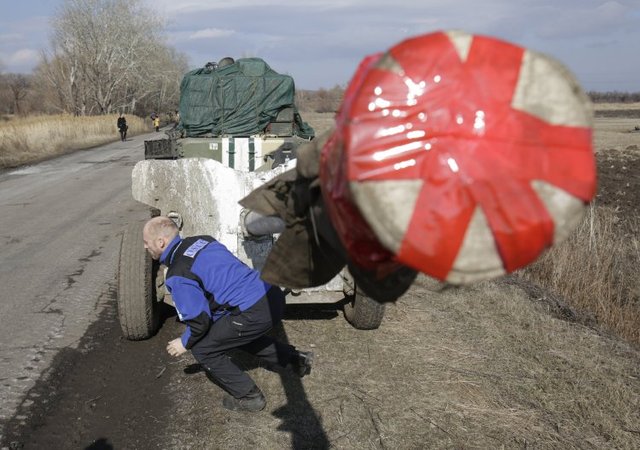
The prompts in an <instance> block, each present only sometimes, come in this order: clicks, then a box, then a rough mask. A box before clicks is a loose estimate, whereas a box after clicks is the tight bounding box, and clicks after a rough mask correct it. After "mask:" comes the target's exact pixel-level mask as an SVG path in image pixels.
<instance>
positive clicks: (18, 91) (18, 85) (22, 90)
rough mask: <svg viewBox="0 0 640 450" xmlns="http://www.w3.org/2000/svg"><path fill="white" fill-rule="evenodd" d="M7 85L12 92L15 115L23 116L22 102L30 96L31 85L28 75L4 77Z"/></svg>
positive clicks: (17, 74) (15, 74)
mask: <svg viewBox="0 0 640 450" xmlns="http://www.w3.org/2000/svg"><path fill="white" fill-rule="evenodd" d="M3 78H4V80H5V83H6V85H7V87H8V89H9V91H10V92H11V101H12V104H13V113H14V114H22V113H23V110H22V101H23V100H24V99H25V98H26V97H27V95H28V94H29V89H30V87H31V83H30V80H29V77H28V76H27V75H24V74H21V73H10V74H8V75H4V77H3Z"/></svg>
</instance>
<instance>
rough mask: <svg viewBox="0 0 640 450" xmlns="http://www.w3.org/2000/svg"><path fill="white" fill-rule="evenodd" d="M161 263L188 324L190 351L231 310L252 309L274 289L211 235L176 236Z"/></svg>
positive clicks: (185, 337)
mask: <svg viewBox="0 0 640 450" xmlns="http://www.w3.org/2000/svg"><path fill="white" fill-rule="evenodd" d="M160 262H161V263H163V264H165V265H166V266H167V267H168V271H167V275H166V287H167V290H168V291H169V293H170V294H171V296H172V297H173V301H174V303H175V305H176V309H177V310H178V316H179V317H180V320H181V321H183V322H185V323H186V324H187V329H186V330H185V332H184V333H183V334H182V345H184V347H185V348H187V349H188V348H191V347H193V345H194V344H195V343H196V342H198V341H199V340H200V339H202V338H203V337H204V336H205V335H206V334H207V332H208V331H209V328H210V327H211V325H212V323H213V322H215V321H216V320H217V319H219V318H220V317H222V316H223V315H224V314H226V313H228V310H230V309H235V308H236V307H237V308H238V309H239V310H240V311H245V310H247V309H249V308H251V307H252V306H253V305H254V304H255V303H256V302H257V301H258V300H260V299H261V298H262V297H263V296H264V295H266V293H267V291H268V290H269V289H270V288H271V285H269V284H268V283H266V282H264V281H262V280H261V279H260V273H258V272H257V271H256V270H254V269H252V268H250V267H249V266H247V265H246V264H244V263H243V262H242V261H240V260H239V259H238V258H236V257H235V256H234V255H233V254H232V253H231V252H230V251H229V250H227V248H226V247H225V246H224V245H222V244H221V243H220V242H218V241H216V240H215V239H214V238H212V237H211V236H194V237H189V238H185V239H182V238H180V236H176V238H175V239H173V241H171V243H170V244H169V245H168V246H167V248H166V249H165V250H164V252H162V255H161V256H160Z"/></svg>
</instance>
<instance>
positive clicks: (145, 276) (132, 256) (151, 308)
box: [118, 223, 160, 341]
mask: <svg viewBox="0 0 640 450" xmlns="http://www.w3.org/2000/svg"><path fill="white" fill-rule="evenodd" d="M142 226H143V225H142V224H141V223H134V224H130V225H129V226H128V227H127V228H126V229H125V232H124V236H123V237H122V246H121V247H120V266H119V268H118V317H119V319H120V327H121V328H122V334H123V335H124V336H125V337H126V338H127V339H130V340H132V341H139V340H142V339H147V338H149V337H151V336H152V335H153V334H154V333H155V332H156V330H157V329H158V325H159V323H160V311H159V305H158V302H157V301H156V295H155V282H156V277H155V275H156V273H157V269H158V264H157V263H156V262H155V261H153V260H152V259H151V256H150V255H149V254H148V253H147V251H146V250H145V248H144V243H143V241H142Z"/></svg>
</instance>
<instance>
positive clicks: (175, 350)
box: [167, 338, 187, 356]
mask: <svg viewBox="0 0 640 450" xmlns="http://www.w3.org/2000/svg"><path fill="white" fill-rule="evenodd" d="M186 351H187V349H186V348H184V345H182V339H180V338H177V339H174V340H172V341H169V343H168V344H167V352H169V354H170V355H171V356H180V355H182V354H183V353H184V352H186Z"/></svg>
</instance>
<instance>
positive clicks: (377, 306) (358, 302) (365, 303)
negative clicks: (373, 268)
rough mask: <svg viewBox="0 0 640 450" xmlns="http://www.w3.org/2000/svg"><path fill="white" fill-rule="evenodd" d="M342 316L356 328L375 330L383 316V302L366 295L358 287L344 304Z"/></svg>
mask: <svg viewBox="0 0 640 450" xmlns="http://www.w3.org/2000/svg"><path fill="white" fill-rule="evenodd" d="M344 317H345V319H347V322H349V323H350V324H351V325H352V326H353V327H354V328H357V329H358V330H375V329H376V328H378V327H380V324H381V323H382V319H383V318H384V303H380V302H377V301H375V300H374V299H372V298H371V297H367V296H366V295H364V294H363V293H362V292H360V291H359V290H358V289H356V292H355V295H353V296H351V297H350V298H349V302H348V303H346V304H345V305H344Z"/></svg>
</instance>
